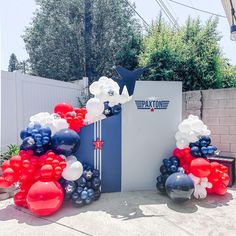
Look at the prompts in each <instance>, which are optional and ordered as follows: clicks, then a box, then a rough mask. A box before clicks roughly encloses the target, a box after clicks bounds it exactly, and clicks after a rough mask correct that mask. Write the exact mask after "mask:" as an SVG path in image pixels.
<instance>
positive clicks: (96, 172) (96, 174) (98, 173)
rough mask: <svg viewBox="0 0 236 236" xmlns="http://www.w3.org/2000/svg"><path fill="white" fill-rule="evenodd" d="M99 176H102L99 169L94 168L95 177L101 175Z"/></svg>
mask: <svg viewBox="0 0 236 236" xmlns="http://www.w3.org/2000/svg"><path fill="white" fill-rule="evenodd" d="M99 176H100V172H99V170H97V169H94V170H93V177H99Z"/></svg>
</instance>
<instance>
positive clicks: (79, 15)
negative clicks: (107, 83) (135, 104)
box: [23, 0, 141, 81]
mask: <svg viewBox="0 0 236 236" xmlns="http://www.w3.org/2000/svg"><path fill="white" fill-rule="evenodd" d="M37 4H38V5H39V9H38V10H37V11H36V13H35V17H34V18H33V21H32V23H31V25H30V26H29V27H28V28H27V29H26V32H25V34H24V36H23V39H24V41H25V45H26V50H27V52H28V53H29V61H30V64H31V69H32V73H34V74H36V75H39V76H43V77H47V78H53V79H59V80H64V81H71V80H76V79H80V78H82V77H83V76H86V75H87V76H88V72H89V77H90V81H92V80H94V79H96V78H98V77H100V76H101V75H104V74H105V75H109V74H110V73H111V68H112V66H113V65H117V64H121V65H123V66H127V67H128V68H129V69H133V68H135V67H136V66H137V65H138V54H139V52H140V42H141V33H140V26H139V24H138V22H137V20H136V19H135V18H134V14H135V13H134V12H133V10H132V9H131V8H130V7H129V6H127V4H126V2H125V1H123V0H122V1H118V0H93V1H91V0H37Z"/></svg>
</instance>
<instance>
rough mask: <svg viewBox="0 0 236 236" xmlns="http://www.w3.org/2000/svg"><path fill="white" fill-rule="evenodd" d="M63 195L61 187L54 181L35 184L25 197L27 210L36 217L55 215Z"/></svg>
mask: <svg viewBox="0 0 236 236" xmlns="http://www.w3.org/2000/svg"><path fill="white" fill-rule="evenodd" d="M63 198H64V193H63V189H62V187H61V185H60V184H59V183H58V182H56V181H50V182H43V181H40V180H39V181H37V182H35V183H34V184H33V185H32V186H31V188H30V190H29V192H28V194H27V197H26V201H27V204H28V207H29V209H30V210H31V211H32V212H33V213H34V214H35V215H38V216H47V215H51V214H53V213H55V212H56V211H57V210H58V209H59V208H60V207H61V204H62V202H63Z"/></svg>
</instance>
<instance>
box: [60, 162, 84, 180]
mask: <svg viewBox="0 0 236 236" xmlns="http://www.w3.org/2000/svg"><path fill="white" fill-rule="evenodd" d="M66 164H67V166H66V168H65V169H64V170H63V172H62V177H63V178H64V179H66V180H69V181H75V180H77V179H79V178H80V177H81V175H82V174H83V166H82V164H81V163H80V162H79V161H67V162H66Z"/></svg>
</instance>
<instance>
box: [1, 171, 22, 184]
mask: <svg viewBox="0 0 236 236" xmlns="http://www.w3.org/2000/svg"><path fill="white" fill-rule="evenodd" d="M3 177H4V179H5V180H6V181H8V182H16V181H17V180H18V178H19V176H18V175H17V174H16V172H15V171H14V170H13V169H12V168H7V169H6V170H4V171H3Z"/></svg>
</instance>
